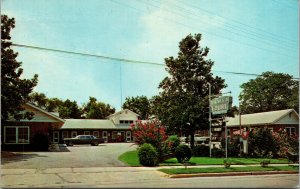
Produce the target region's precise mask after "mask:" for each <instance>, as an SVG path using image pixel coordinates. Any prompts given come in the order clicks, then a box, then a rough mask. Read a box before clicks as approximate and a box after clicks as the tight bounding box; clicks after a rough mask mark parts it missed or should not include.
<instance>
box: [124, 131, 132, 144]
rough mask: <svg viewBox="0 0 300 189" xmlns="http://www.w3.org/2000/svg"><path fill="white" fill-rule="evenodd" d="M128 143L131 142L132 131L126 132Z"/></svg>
mask: <svg viewBox="0 0 300 189" xmlns="http://www.w3.org/2000/svg"><path fill="white" fill-rule="evenodd" d="M125 137H126V142H131V131H126V136H125Z"/></svg>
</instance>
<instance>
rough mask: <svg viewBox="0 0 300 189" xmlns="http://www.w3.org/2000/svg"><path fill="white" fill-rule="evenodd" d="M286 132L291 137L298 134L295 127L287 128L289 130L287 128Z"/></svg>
mask: <svg viewBox="0 0 300 189" xmlns="http://www.w3.org/2000/svg"><path fill="white" fill-rule="evenodd" d="M285 131H286V133H287V134H288V135H289V136H291V135H294V134H295V133H296V128H295V127H287V128H285Z"/></svg>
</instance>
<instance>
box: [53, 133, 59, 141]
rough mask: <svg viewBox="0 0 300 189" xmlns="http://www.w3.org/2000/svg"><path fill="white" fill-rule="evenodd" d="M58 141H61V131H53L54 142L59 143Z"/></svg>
mask: <svg viewBox="0 0 300 189" xmlns="http://www.w3.org/2000/svg"><path fill="white" fill-rule="evenodd" d="M58 142H59V132H58V131H53V143H58Z"/></svg>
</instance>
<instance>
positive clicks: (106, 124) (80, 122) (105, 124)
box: [61, 119, 130, 129]
mask: <svg viewBox="0 0 300 189" xmlns="http://www.w3.org/2000/svg"><path fill="white" fill-rule="evenodd" d="M129 127H130V126H129V125H126V126H124V125H120V126H119V125H115V124H114V123H113V122H112V121H111V120H108V119H66V121H65V123H64V125H63V126H62V127H61V129H128V128H129Z"/></svg>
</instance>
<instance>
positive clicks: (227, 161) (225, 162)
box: [223, 159, 231, 169]
mask: <svg viewBox="0 0 300 189" xmlns="http://www.w3.org/2000/svg"><path fill="white" fill-rule="evenodd" d="M223 163H224V167H225V168H226V169H227V168H229V167H230V165H231V161H230V160H228V159H224V161H223Z"/></svg>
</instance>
